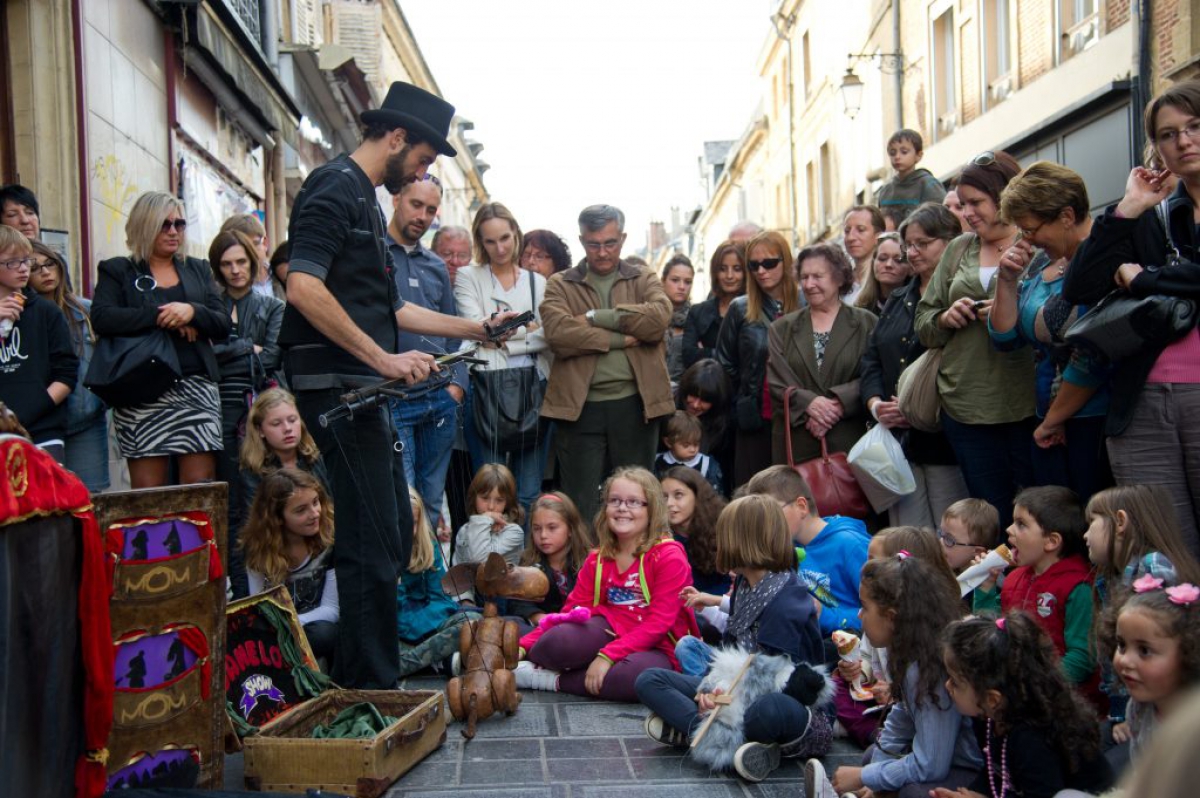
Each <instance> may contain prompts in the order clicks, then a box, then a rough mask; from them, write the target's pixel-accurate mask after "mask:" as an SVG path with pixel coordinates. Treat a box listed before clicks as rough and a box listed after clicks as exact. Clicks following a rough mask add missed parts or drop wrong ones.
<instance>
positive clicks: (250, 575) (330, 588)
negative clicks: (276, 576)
mask: <svg viewBox="0 0 1200 798" xmlns="http://www.w3.org/2000/svg"><path fill="white" fill-rule="evenodd" d="M310 562H312V557H305V558H304V562H302V563H300V564H299V565H297V566H296V567H295V568H290V569H288V571H289V573H293V574H294V573H296V572H297V571H302V570H304V569H305V568H306V567H308V564H309V563H310ZM246 581H248V582H249V583H250V595H251V596H256V595H258V594H259V593H262V592H264V591H265V590H266V589H267V588H268V587H274V585H268V584H267V578H266V577H265V576H264V575H262V574H260V573H259V572H258V571H256V570H254V569H253V568H247V569H246ZM339 617H341V609H340V607H339V606H338V592H337V571H335V570H334V569H333V568H330V569H329V570H327V571H326V572H325V587H324V588H323V589H322V590H321V603H320V604H319V605H317V608H316V609H314V610H310V611H309V612H305V613H302V614H301V615H300V616H299V619H300V625H301V626H304V625H306V624H310V623H312V622H313V621H330V622H332V623H337V622H338V618H339Z"/></svg>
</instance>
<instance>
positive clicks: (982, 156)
mask: <svg viewBox="0 0 1200 798" xmlns="http://www.w3.org/2000/svg"><path fill="white" fill-rule="evenodd" d="M995 162H996V153H994V152H992V151H991V150H987V151H986V152H981V153H979V154H978V155H976V156H975V157H974V158H972V159H971V165H972V166H991V165H992V164H994V163H995Z"/></svg>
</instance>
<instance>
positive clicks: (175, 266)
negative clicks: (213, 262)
mask: <svg viewBox="0 0 1200 798" xmlns="http://www.w3.org/2000/svg"><path fill="white" fill-rule="evenodd" d="M186 229H187V218H186V216H185V210H184V207H183V203H182V202H180V201H179V200H178V199H177V198H175V197H174V196H172V195H170V194H168V193H166V192H163V191H151V192H147V193H145V194H143V195H141V196H140V197H138V198H137V201H136V202H134V204H133V208H132V209H131V210H130V212H129V221H128V222H127V223H126V225H125V237H126V244H127V245H128V246H129V255H128V256H123V257H118V258H109V259H108V260H105V261H102V262H101V263H100V277H99V279H98V280H97V281H96V291H95V294H94V296H93V299H92V328H93V329H94V330H95V331H96V335H98V336H99V337H100V338H105V337H108V336H137V335H152V334H155V333H156V331H158V330H163V331H165V332H166V333H167V335H168V337H169V338H170V340H171V343H172V344H173V345H174V348H175V353H176V355H177V356H178V358H179V365H180V370H181V372H182V376H181V379H180V380H179V381H178V382H176V383H175V384H174V385H172V386H171V387H170V388H168V389H167V390H166V392H164V393H163V394H162V395H160V396H157V397H154V398H152V399H148V400H146V401H144V402H142V403H140V404H136V405H131V406H128V407H118V408H115V409H114V410H113V425H114V426H115V427H116V432H117V444H118V446H119V447H120V450H121V454H122V455H123V456H125V457H126V458H128V461H129V481H130V483H131V484H132V486H133V487H134V488H153V487H159V486H161V485H165V484H167V479H168V473H169V466H170V462H169V461H170V458H171V457H177V458H178V461H179V481H180V482H181V483H183V484H191V483H195V482H205V481H209V480H211V479H213V477H214V476H215V475H216V455H215V453H216V452H219V451H221V450H222V447H223V443H222V438H221V399H220V395H219V393H218V391H217V381H218V379H219V378H220V371H219V370H218V368H217V359H216V356H215V355H214V353H213V347H212V344H213V342H222V341H225V340H226V339H227V338H228V337H229V330H230V320H229V314H228V313H226V312H225V306H224V304H223V303H222V301H221V295H220V293H219V292H218V291H217V286H216V283H215V282H214V281H213V276H212V271H211V270H210V269H209V268H208V265H207V264H206V263H205V262H204V261H202V260H198V259H196V258H190V257H186V256H185V255H184V251H185V243H186V237H185V235H184V233H185V230H186Z"/></svg>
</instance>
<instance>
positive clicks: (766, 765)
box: [733, 743, 779, 781]
mask: <svg viewBox="0 0 1200 798" xmlns="http://www.w3.org/2000/svg"><path fill="white" fill-rule="evenodd" d="M777 767H779V746H778V745H775V744H774V743H743V744H742V745H741V746H740V747H739V748H738V750H737V753H735V754H734V755H733V769H734V770H736V771H737V774H738V775H739V776H741V777H742V778H743V779H745V780H746V781H762V780H763V779H765V778H766V777H767V776H770V775H771V773H772V772H774V770H775V768H777Z"/></svg>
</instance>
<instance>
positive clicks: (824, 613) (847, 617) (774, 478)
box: [746, 465, 871, 656]
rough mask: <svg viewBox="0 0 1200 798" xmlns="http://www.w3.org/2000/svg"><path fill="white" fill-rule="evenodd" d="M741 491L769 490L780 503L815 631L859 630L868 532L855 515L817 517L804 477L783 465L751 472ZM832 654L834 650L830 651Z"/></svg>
mask: <svg viewBox="0 0 1200 798" xmlns="http://www.w3.org/2000/svg"><path fill="white" fill-rule="evenodd" d="M746 493H753V494H762V495H765V496H770V497H771V498H773V499H775V500H776V501H777V502H779V503H780V506H781V507H782V508H783V516H784V518H786V519H787V522H788V531H789V532H791V535H792V540H794V541H795V542H796V544H797V545H799V546H802V547H804V552H805V557H804V560H803V561H802V562H801V565H800V568H799V572H800V578H801V580H803V582H804V584H805V585H806V586H807V587H808V589H809V592H811V593H812V594H813V597H814V598H816V599H817V600H818V601H819V602H820V603H821V634H822V635H823V636H824V637H825V639H826V641H828V640H829V635H831V634H832V633H833V632H835V631H837V630H838V629H845V630H847V631H850V632H854V633H855V634H859V633H860V630H861V628H862V624H861V623H860V622H859V619H858V611H859V609H860V607H861V606H862V605H861V604H860V603H859V598H858V581H859V575H860V574H861V572H862V567H863V563H865V562H866V561H867V546H868V545H870V543H871V535H870V533H868V532H867V526H866V524H864V523H863V522H862V521H859V520H858V519H857V518H847V517H845V516H841V515H831V516H829V517H828V518H822V517H821V516H820V515H818V513H817V510H818V508H817V506H816V504H815V503H814V502H813V496H812V489H811V488H809V487H808V483H806V482H805V481H804V477H802V476H800V475H799V474H797V473H796V472H795V471H794V470H793V469H791V468H789V467H788V466H785V465H777V466H771V467H770V468H768V469H766V470H764V471H760V472H758V473H757V474H755V475H754V476H753V477H752V478H751V480H750V481H749V482H748V483H747V484H746ZM835 656H836V654H835Z"/></svg>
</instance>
